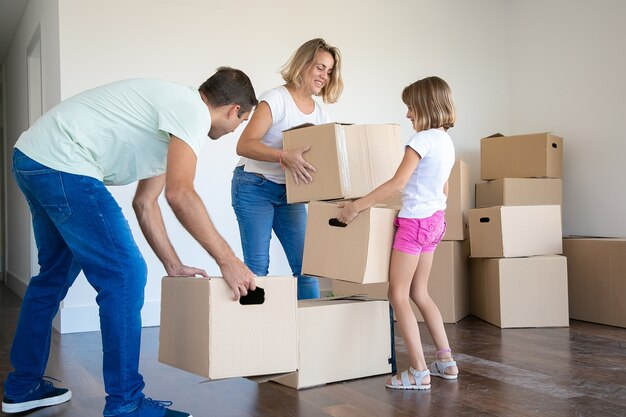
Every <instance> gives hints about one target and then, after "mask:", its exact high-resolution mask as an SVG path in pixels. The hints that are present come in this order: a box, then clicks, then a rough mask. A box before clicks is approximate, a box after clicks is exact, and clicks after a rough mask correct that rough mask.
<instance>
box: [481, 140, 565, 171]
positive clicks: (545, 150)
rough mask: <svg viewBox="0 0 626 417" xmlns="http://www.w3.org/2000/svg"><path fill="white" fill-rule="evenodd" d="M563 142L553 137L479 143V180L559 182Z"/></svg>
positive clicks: (561, 169)
mask: <svg viewBox="0 0 626 417" xmlns="http://www.w3.org/2000/svg"><path fill="white" fill-rule="evenodd" d="M562 177H563V138H561V137H559V136H556V135H553V134H552V133H534V134H528V135H515V136H502V135H501V134H499V133H496V134H495V135H492V136H489V137H486V138H483V139H481V140H480V178H481V179H482V180H494V179H497V178H562Z"/></svg>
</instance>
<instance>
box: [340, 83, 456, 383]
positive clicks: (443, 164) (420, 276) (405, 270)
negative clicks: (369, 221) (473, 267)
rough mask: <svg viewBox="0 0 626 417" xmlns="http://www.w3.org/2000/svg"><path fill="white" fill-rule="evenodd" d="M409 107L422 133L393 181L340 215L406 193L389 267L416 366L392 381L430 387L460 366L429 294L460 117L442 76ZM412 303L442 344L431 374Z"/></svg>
mask: <svg viewBox="0 0 626 417" xmlns="http://www.w3.org/2000/svg"><path fill="white" fill-rule="evenodd" d="M402 101H403V102H404V104H406V106H407V107H408V112H407V114H406V117H407V118H408V119H409V120H411V122H412V124H413V128H414V129H415V131H416V133H415V134H414V135H413V136H411V138H410V139H409V141H408V143H407V146H406V148H405V152H404V157H403V159H402V162H401V163H400V166H399V167H398V170H397V171H396V173H395V175H394V176H393V178H391V179H390V180H389V181H387V182H385V183H384V184H382V185H381V186H379V187H378V188H376V189H375V190H373V191H372V192H371V193H369V194H367V195H366V196H364V197H362V198H360V199H358V200H356V201H353V202H344V203H340V204H339V207H341V210H340V213H339V216H338V220H339V221H341V222H343V223H349V222H350V221H352V220H353V219H354V218H355V217H356V216H357V214H358V213H359V212H361V211H363V210H365V209H367V208H369V207H371V206H372V205H374V204H375V203H377V202H379V201H382V200H384V199H385V198H387V197H390V196H392V195H393V194H395V193H399V192H402V209H401V210H400V213H399V215H398V217H397V219H396V220H395V222H394V223H395V225H396V226H398V230H397V233H396V237H395V240H394V243H393V250H392V254H391V263H390V268H389V301H390V302H391V305H392V306H393V308H394V311H395V313H396V318H397V321H398V325H399V327H400V331H401V332H402V335H403V336H404V339H405V343H406V346H407V349H408V353H409V361H410V367H409V369H408V371H404V372H402V373H401V374H400V377H398V375H395V376H394V377H393V378H391V379H388V380H387V384H386V386H387V387H388V388H391V389H417V390H426V389H430V376H431V375H433V376H438V377H441V378H444V379H456V378H457V375H458V369H457V367H456V362H455V361H453V360H452V351H451V350H450V346H449V344H448V337H447V335H446V331H445V328H444V325H443V319H442V318H441V313H440V312H439V309H438V308H437V306H436V305H435V303H434V302H433V300H432V299H431V298H430V296H429V295H428V276H429V275H430V269H431V266H432V262H433V253H434V251H435V248H436V247H437V244H438V243H439V242H440V241H441V238H442V237H443V235H444V233H445V228H446V223H445V219H444V210H445V209H446V201H447V194H448V177H449V176H450V171H451V170H452V166H453V165H454V159H455V156H454V145H453V144H452V140H451V139H450V136H449V135H448V133H447V131H448V129H449V128H451V127H453V126H454V122H455V119H456V115H455V110H454V104H453V102H452V93H451V91H450V87H449V86H448V84H447V83H446V82H445V81H444V80H442V79H441V78H438V77H428V78H424V79H422V80H419V81H416V82H414V83H413V84H411V85H409V86H408V87H406V88H405V89H404V91H403V92H402ZM410 300H413V301H414V302H415V304H416V305H417V307H418V308H419V310H420V312H421V313H422V316H423V317H424V322H425V323H426V326H427V327H428V331H429V332H430V334H431V336H432V338H433V341H434V342H435V346H436V348H437V357H436V360H435V361H434V362H433V363H432V364H431V366H430V371H429V369H428V368H427V365H426V360H425V359H424V351H423V349H422V344H421V341H420V334H419V329H418V326H417V321H416V320H415V316H414V315H413V311H412V310H411V305H410Z"/></svg>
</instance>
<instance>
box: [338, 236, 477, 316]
mask: <svg viewBox="0 0 626 417" xmlns="http://www.w3.org/2000/svg"><path fill="white" fill-rule="evenodd" d="M332 285H333V293H334V294H335V295H336V296H346V295H358V294H362V295H367V296H369V297H373V298H382V299H387V290H388V288H389V283H387V282H383V283H376V284H357V283H354V282H346V281H339V280H333V282H332ZM428 293H429V294H430V297H431V298H432V299H433V301H434V302H435V304H437V307H438V308H439V311H440V312H441V317H442V318H443V322H444V323H457V322H458V321H460V320H461V319H463V318H465V317H466V316H467V315H468V314H469V312H470V305H469V240H465V241H463V242H460V241H444V242H441V243H440V244H439V245H438V246H437V250H435V255H434V258H433V266H432V269H431V271H430V277H429V279H428ZM411 307H412V308H413V313H414V314H415V318H416V319H417V321H420V322H423V321H424V319H423V317H422V314H421V313H420V311H419V309H418V308H417V306H416V305H415V304H414V303H413V302H411Z"/></svg>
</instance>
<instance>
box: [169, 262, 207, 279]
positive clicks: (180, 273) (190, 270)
mask: <svg viewBox="0 0 626 417" xmlns="http://www.w3.org/2000/svg"><path fill="white" fill-rule="evenodd" d="M165 272H167V276H170V277H195V276H196V275H201V276H203V277H205V278H208V277H209V274H207V272H206V271H205V270H204V269H200V268H194V267H192V266H187V265H177V266H172V267H170V268H167V269H166V271H165Z"/></svg>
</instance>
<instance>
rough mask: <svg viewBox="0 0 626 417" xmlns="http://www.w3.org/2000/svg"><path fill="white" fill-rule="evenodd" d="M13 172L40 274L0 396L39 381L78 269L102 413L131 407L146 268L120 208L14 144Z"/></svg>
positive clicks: (139, 383) (136, 393)
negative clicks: (91, 324)
mask: <svg viewBox="0 0 626 417" xmlns="http://www.w3.org/2000/svg"><path fill="white" fill-rule="evenodd" d="M13 174H14V176H15V179H16V181H17V184H18V186H19V187H20V189H21V190H22V192H23V193H24V196H25V197H26V200H27V201H28V204H29V206H30V210H31V213H32V219H33V231H34V234H35V241H36V243H37V250H38V257H39V259H38V260H39V266H40V272H39V274H38V275H36V276H34V277H32V279H31V281H30V284H29V285H28V288H27V290H26V294H25V296H24V300H23V302H22V309H21V311H20V316H19V321H18V324H17V329H16V332H15V338H14V339H13V346H12V348H11V364H12V365H13V368H14V371H13V372H11V373H10V374H9V376H8V378H7V380H6V382H5V385H4V392H5V394H6V395H7V396H10V397H11V398H16V399H19V398H20V396H23V395H24V394H26V393H27V392H29V391H30V390H31V389H33V388H35V387H36V386H37V385H38V384H39V383H40V381H41V378H42V376H43V374H44V371H45V369H46V364H47V362H48V356H49V352H50V337H51V331H52V330H51V329H52V319H53V318H54V316H55V314H56V313H57V311H58V309H59V304H60V302H61V300H63V298H64V297H65V295H66V294H67V291H68V289H69V288H70V286H71V285H72V283H73V282H74V280H75V279H76V277H77V276H78V274H79V272H80V271H81V269H82V270H83V271H84V273H85V276H86V277H87V280H88V281H89V283H90V284H91V285H92V286H93V288H94V289H95V290H96V291H97V297H96V302H97V303H98V307H99V312H100V328H101V332H102V348H103V365H102V368H103V375H104V388H105V391H106V393H107V397H106V405H105V408H104V415H105V416H106V415H116V414H120V413H122V412H126V411H130V410H133V409H134V408H135V407H136V406H137V404H138V403H139V401H140V400H141V399H142V398H143V392H142V390H143V387H144V382H143V377H142V376H141V374H140V373H139V349H140V344H141V314H140V313H141V308H142V306H143V301H144V287H145V284H146V277H147V269H146V263H145V261H144V259H143V257H142V255H141V253H140V252H139V248H138V247H137V245H136V243H135V241H134V239H133V236H132V233H131V230H130V227H129V225H128V222H127V221H126V219H125V218H124V215H123V213H122V209H121V208H120V207H119V205H118V204H117V202H116V201H115V200H114V199H113V196H112V195H111V193H110V192H109V191H108V190H107V189H106V187H105V186H104V184H103V183H102V182H101V181H98V180H96V179H94V178H91V177H86V176H81V175H72V174H67V173H64V172H60V171H56V170H54V169H50V168H48V167H46V166H44V165H41V164H40V163H38V162H36V161H34V160H32V159H31V158H29V157H28V156H26V155H24V154H23V153H22V152H21V151H19V150H18V149H15V151H14V153H13Z"/></svg>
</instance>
